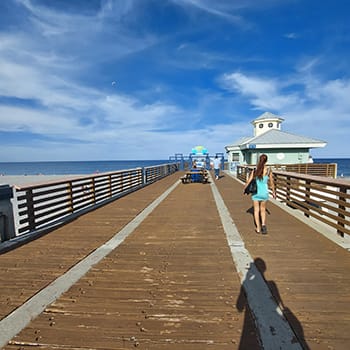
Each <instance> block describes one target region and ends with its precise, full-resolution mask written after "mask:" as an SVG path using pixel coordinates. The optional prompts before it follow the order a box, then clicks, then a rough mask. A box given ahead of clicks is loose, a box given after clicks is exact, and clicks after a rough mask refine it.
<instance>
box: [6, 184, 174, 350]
mask: <svg viewBox="0 0 350 350" xmlns="http://www.w3.org/2000/svg"><path fill="white" fill-rule="evenodd" d="M178 185H179V181H177V180H176V182H175V183H174V184H173V185H171V186H170V187H169V188H168V189H167V190H166V191H164V192H163V193H162V194H161V195H160V196H159V197H158V198H156V199H155V200H154V201H153V202H152V203H151V204H149V205H148V206H147V207H146V208H145V209H144V210H143V211H142V212H141V213H139V214H138V215H137V216H136V217H135V218H134V219H133V220H131V221H130V222H129V223H128V224H127V225H125V226H124V227H123V228H122V229H121V230H120V231H119V232H117V233H116V234H115V235H114V236H113V237H112V238H111V239H110V240H108V241H107V242H106V243H104V244H102V245H101V246H100V247H98V248H97V249H96V250H94V251H93V252H91V253H90V254H89V255H88V256H86V257H85V258H84V259H83V260H81V261H79V262H78V263H77V264H76V265H74V266H73V267H72V268H70V269H69V270H68V271H67V272H65V273H64V274H63V275H61V276H60V277H58V278H56V279H55V280H54V281H52V282H51V283H50V284H49V285H48V286H46V287H45V288H43V289H42V290H40V291H39V292H38V293H37V294H35V295H33V296H32V297H31V298H30V299H28V300H27V301H26V302H25V303H24V304H22V305H21V306H19V307H18V308H17V309H16V310H14V311H13V312H11V313H10V314H9V315H7V316H6V317H4V318H3V319H2V320H1V321H0V348H2V347H3V346H5V345H7V343H8V342H9V341H10V340H11V339H13V338H14V337H15V336H16V335H17V334H18V333H19V332H21V331H22V330H23V329H24V328H25V327H26V326H27V325H28V324H29V323H30V322H31V321H32V320H33V319H35V318H36V317H37V316H39V315H40V314H41V313H42V312H43V311H44V310H45V309H46V307H47V306H49V305H50V304H51V303H53V302H54V301H56V300H57V299H58V298H59V297H60V296H61V295H62V294H63V293H65V292H66V291H67V290H68V289H69V288H70V287H72V286H73V284H74V283H76V282H77V281H78V280H79V279H80V278H82V277H83V276H84V275H85V274H86V273H87V272H88V271H89V270H90V269H91V268H92V267H93V266H94V265H96V264H97V263H98V262H100V261H101V260H102V259H103V258H104V257H106V256H107V255H108V254H109V253H111V252H112V251H113V250H114V249H115V248H117V247H118V246H119V245H120V244H121V243H122V242H123V241H124V240H125V239H126V238H127V237H128V236H129V235H130V234H131V233H132V232H133V231H134V230H135V229H136V228H137V227H138V226H139V225H140V224H141V223H142V222H143V220H145V219H146V218H147V216H148V215H149V214H150V213H151V212H152V211H153V210H154V209H155V208H156V207H157V206H158V205H159V204H160V203H161V202H162V201H163V200H164V199H165V198H166V197H167V196H168V195H169V194H170V193H171V192H172V191H173V190H174V189H175V188H176V187H177V186H178Z"/></svg>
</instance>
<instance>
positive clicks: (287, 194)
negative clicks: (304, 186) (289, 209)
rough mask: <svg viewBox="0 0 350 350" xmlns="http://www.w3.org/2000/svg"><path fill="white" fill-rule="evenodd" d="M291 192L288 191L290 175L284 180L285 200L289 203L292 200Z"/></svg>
mask: <svg viewBox="0 0 350 350" xmlns="http://www.w3.org/2000/svg"><path fill="white" fill-rule="evenodd" d="M290 194H291V192H290V176H287V181H286V202H287V203H290V202H291V201H292V199H291V195H290Z"/></svg>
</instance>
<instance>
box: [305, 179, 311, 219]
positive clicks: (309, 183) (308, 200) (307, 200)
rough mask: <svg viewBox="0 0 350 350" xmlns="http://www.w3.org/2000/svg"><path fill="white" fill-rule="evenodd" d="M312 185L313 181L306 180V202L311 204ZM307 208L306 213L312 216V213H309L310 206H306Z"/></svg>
mask: <svg viewBox="0 0 350 350" xmlns="http://www.w3.org/2000/svg"><path fill="white" fill-rule="evenodd" d="M310 185H311V182H310V181H308V180H306V181H305V191H306V193H305V197H306V200H305V202H306V204H310ZM305 210H306V212H305V213H304V215H305V216H306V217H307V218H308V217H310V215H309V214H308V213H307V212H308V211H309V208H308V207H306V208H305Z"/></svg>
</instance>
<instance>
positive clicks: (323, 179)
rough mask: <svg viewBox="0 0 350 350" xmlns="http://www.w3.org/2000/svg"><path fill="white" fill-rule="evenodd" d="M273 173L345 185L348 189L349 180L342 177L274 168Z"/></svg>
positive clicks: (328, 183)
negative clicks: (335, 177) (334, 177)
mask: <svg viewBox="0 0 350 350" xmlns="http://www.w3.org/2000/svg"><path fill="white" fill-rule="evenodd" d="M273 173H274V174H276V175H282V176H291V177H294V178H297V179H300V180H310V181H312V182H318V183H322V184H324V185H330V186H336V187H345V188H347V189H350V181H349V180H344V179H333V178H329V177H326V176H318V175H307V174H299V173H295V172H290V171H279V170H274V171H273Z"/></svg>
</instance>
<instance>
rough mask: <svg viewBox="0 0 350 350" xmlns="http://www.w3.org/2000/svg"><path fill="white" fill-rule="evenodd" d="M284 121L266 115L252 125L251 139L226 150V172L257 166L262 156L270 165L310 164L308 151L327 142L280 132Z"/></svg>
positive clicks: (246, 139) (275, 116)
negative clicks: (227, 168)
mask: <svg viewBox="0 0 350 350" xmlns="http://www.w3.org/2000/svg"><path fill="white" fill-rule="evenodd" d="M283 121H284V119H283V118H281V117H279V116H277V115H274V114H272V113H269V112H265V113H263V114H262V115H260V116H259V117H258V118H256V119H254V120H253V121H252V122H251V123H252V124H253V126H254V136H251V137H243V138H241V139H239V140H237V141H235V142H234V143H233V144H231V145H228V146H225V150H226V153H227V159H228V163H229V169H232V170H234V168H235V166H236V165H237V164H240V165H244V164H247V165H252V164H256V163H257V160H258V159H259V156H260V155H261V154H266V155H267V156H268V162H269V164H298V163H308V162H310V159H312V158H311V156H310V149H311V148H320V147H325V146H326V145H327V142H325V141H321V140H317V139H313V138H310V137H305V136H299V135H295V134H291V133H288V132H285V131H282V130H281V124H282V122H283Z"/></svg>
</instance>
